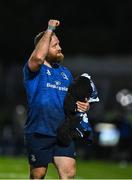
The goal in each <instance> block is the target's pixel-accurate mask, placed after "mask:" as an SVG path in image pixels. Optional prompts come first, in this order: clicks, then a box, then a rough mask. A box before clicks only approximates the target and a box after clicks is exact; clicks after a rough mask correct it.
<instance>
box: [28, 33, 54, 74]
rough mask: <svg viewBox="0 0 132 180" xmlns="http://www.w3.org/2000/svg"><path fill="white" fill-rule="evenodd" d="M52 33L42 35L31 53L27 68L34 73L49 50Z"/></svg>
mask: <svg viewBox="0 0 132 180" xmlns="http://www.w3.org/2000/svg"><path fill="white" fill-rule="evenodd" d="M51 35H52V31H45V33H44V35H43V36H42V38H41V39H40V41H39V42H38V44H37V45H36V47H35V49H34V51H33V53H32V54H31V56H30V58H29V62H28V64H29V68H30V69H31V70H32V71H36V70H38V69H39V68H40V66H41V65H42V64H43V63H44V60H45V57H46V56H47V53H48V50H49V44H50V40H51Z"/></svg>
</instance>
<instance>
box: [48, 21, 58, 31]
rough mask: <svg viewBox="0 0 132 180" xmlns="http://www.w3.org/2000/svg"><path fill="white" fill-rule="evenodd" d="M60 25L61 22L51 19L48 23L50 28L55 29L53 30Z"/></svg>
mask: <svg viewBox="0 0 132 180" xmlns="http://www.w3.org/2000/svg"><path fill="white" fill-rule="evenodd" d="M59 25H60V21H58V20H54V19H50V20H49V22H48V28H53V30H54V29H55V28H56V27H57V26H59Z"/></svg>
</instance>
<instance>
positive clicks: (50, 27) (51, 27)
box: [47, 25, 56, 32]
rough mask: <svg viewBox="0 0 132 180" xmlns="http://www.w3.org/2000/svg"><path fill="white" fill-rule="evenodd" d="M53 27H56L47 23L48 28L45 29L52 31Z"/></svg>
mask: <svg viewBox="0 0 132 180" xmlns="http://www.w3.org/2000/svg"><path fill="white" fill-rule="evenodd" d="M55 29H56V27H55V26H50V25H49V26H48V28H47V31H51V32H53V31H54V30H55Z"/></svg>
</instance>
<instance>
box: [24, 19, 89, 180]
mask: <svg viewBox="0 0 132 180" xmlns="http://www.w3.org/2000/svg"><path fill="white" fill-rule="evenodd" d="M59 25H60V22H59V21H58V20H49V22H48V28H47V30H46V31H44V32H41V33H40V34H38V35H37V36H36V38H35V49H34V51H33V52H32V54H31V56H30V58H29V60H28V62H27V63H26V64H25V66H24V69H23V73H24V86H25V89H26V94H27V100H28V107H29V109H28V114H27V120H26V123H25V144H26V148H27V154H28V159H29V164H30V179H42V178H44V177H45V175H46V172H47V168H48V164H49V163H51V162H53V163H54V165H55V167H56V168H57V170H58V174H59V177H60V178H61V179H71V178H74V176H75V174H76V162H75V147H74V142H72V143H71V144H70V145H69V146H68V147H63V146H61V145H60V144H58V142H57V137H56V136H57V128H58V126H59V125H60V123H61V122H62V120H63V119H64V117H65V114H64V108H63V102H64V98H65V95H66V93H67V90H68V87H69V85H70V84H71V83H72V81H73V78H72V75H71V73H70V71H69V70H68V69H67V68H66V67H63V66H62V65H60V63H61V62H62V61H63V58H64V56H63V54H62V53H61V47H60V45H59V40H58V38H57V36H56V34H55V33H54V30H55V28H56V27H57V26H59ZM77 108H78V110H79V111H83V112H86V111H87V110H88V109H89V103H88V101H86V102H77Z"/></svg>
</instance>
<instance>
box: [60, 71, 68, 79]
mask: <svg viewBox="0 0 132 180" xmlns="http://www.w3.org/2000/svg"><path fill="white" fill-rule="evenodd" d="M61 75H62V77H63V78H64V79H66V80H68V77H67V75H66V74H65V73H64V72H62V73H61Z"/></svg>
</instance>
